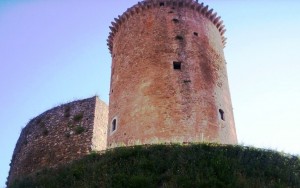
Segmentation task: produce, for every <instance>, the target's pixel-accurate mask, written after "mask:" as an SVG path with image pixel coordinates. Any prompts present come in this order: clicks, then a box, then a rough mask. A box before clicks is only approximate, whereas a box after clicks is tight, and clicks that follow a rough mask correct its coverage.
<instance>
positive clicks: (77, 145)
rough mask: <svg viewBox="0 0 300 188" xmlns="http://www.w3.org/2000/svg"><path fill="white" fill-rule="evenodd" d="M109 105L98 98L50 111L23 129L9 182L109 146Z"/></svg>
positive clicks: (13, 159)
mask: <svg viewBox="0 0 300 188" xmlns="http://www.w3.org/2000/svg"><path fill="white" fill-rule="evenodd" d="M107 118H108V107H107V105H106V104H105V103H104V102H102V101H100V100H99V99H98V97H92V98H89V99H84V100H79V101H74V102H71V103H68V104H64V105H61V106H58V107H55V108H53V109H51V110H48V111H46V112H44V113H42V114H41V115H39V116H37V117H36V118H34V119H32V120H31V121H30V122H29V123H28V124H27V125H26V127H25V128H23V130H22V132H21V135H20V137H19V140H18V142H17V144H16V147H15V150H14V153H13V157H12V161H11V168H10V172H9V177H8V183H9V182H11V181H12V180H13V179H15V178H16V177H18V176H22V175H26V174H29V173H31V172H35V171H37V170H40V169H42V168H43V167H55V166H57V165H59V164H64V163H68V162H71V161H73V160H75V159H78V158H80V157H82V156H84V155H86V154H87V153H89V152H91V151H92V150H95V151H101V150H105V149H106V137H107V136H106V131H107Z"/></svg>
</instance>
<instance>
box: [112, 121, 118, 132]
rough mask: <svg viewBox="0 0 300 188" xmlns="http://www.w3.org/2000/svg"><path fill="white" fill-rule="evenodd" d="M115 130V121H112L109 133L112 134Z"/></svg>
mask: <svg viewBox="0 0 300 188" xmlns="http://www.w3.org/2000/svg"><path fill="white" fill-rule="evenodd" d="M116 129H117V119H113V120H112V122H111V132H114V131H115V130H116Z"/></svg>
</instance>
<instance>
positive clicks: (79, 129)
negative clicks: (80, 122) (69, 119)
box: [75, 126, 85, 134]
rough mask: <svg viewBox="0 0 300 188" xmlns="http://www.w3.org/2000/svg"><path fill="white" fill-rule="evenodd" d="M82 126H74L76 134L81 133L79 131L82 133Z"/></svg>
mask: <svg viewBox="0 0 300 188" xmlns="http://www.w3.org/2000/svg"><path fill="white" fill-rule="evenodd" d="M84 130H85V129H84V127H82V126H77V127H76V128H75V133H76V134H81V133H83V132H84Z"/></svg>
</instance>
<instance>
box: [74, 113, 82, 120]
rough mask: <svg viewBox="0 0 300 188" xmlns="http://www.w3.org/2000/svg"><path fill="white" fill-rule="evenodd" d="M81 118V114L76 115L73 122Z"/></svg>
mask: <svg viewBox="0 0 300 188" xmlns="http://www.w3.org/2000/svg"><path fill="white" fill-rule="evenodd" d="M82 118H83V113H80V114H77V115H75V116H74V118H73V120H74V121H80V120H82Z"/></svg>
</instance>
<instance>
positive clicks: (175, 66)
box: [173, 61, 181, 70]
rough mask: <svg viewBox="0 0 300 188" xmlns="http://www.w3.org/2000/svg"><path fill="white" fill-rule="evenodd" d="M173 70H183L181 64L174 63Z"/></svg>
mask: <svg viewBox="0 0 300 188" xmlns="http://www.w3.org/2000/svg"><path fill="white" fill-rule="evenodd" d="M173 68H174V69H175V70H180V69H181V62H178V61H173Z"/></svg>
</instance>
